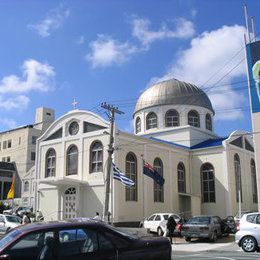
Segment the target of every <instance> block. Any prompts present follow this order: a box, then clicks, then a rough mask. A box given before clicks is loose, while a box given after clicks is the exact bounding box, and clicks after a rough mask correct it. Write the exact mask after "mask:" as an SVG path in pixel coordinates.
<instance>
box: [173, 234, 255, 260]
mask: <svg viewBox="0 0 260 260" xmlns="http://www.w3.org/2000/svg"><path fill="white" fill-rule="evenodd" d="M172 249H173V253H172V260H186V259H187V260H197V259H202V260H220V259H221V260H251V259H260V253H257V252H255V253H245V252H244V251H243V250H242V249H241V248H239V247H238V246H237V245H236V243H235V242H234V236H229V237H226V238H220V239H218V240H217V242H216V243H210V242H208V241H206V240H192V241H191V242H189V243H187V242H185V241H184V240H183V239H176V243H174V244H173V246H172Z"/></svg>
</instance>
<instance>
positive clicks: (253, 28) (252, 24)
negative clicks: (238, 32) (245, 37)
mask: <svg viewBox="0 0 260 260" xmlns="http://www.w3.org/2000/svg"><path fill="white" fill-rule="evenodd" d="M251 26H252V33H253V41H256V34H255V21H254V17H253V16H251Z"/></svg>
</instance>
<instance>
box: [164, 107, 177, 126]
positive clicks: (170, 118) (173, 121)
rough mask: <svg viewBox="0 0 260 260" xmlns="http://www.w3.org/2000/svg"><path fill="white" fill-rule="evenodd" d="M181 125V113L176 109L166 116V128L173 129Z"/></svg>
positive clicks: (168, 112) (169, 111)
mask: <svg viewBox="0 0 260 260" xmlns="http://www.w3.org/2000/svg"><path fill="white" fill-rule="evenodd" d="M179 125H180V122H179V113H178V112H177V111H176V110H174V109H171V110H168V111H167V112H166V114H165V126H166V127H171V126H179Z"/></svg>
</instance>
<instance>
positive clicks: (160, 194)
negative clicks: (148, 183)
mask: <svg viewBox="0 0 260 260" xmlns="http://www.w3.org/2000/svg"><path fill="white" fill-rule="evenodd" d="M153 167H154V170H155V171H157V172H158V173H159V174H160V175H161V176H162V177H163V163H162V160H161V159H160V158H156V159H155V160H154V163H153ZM153 185H154V202H163V201H164V189H163V186H162V185H160V184H158V183H157V182H155V181H154V184H153Z"/></svg>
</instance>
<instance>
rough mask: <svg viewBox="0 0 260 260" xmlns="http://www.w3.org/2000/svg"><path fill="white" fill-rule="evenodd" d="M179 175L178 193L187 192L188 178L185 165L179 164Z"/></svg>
mask: <svg viewBox="0 0 260 260" xmlns="http://www.w3.org/2000/svg"><path fill="white" fill-rule="evenodd" d="M177 173H178V192H182V193H185V192H186V176H185V166H184V164H183V163H181V162H180V163H179V164H178V167H177Z"/></svg>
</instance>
